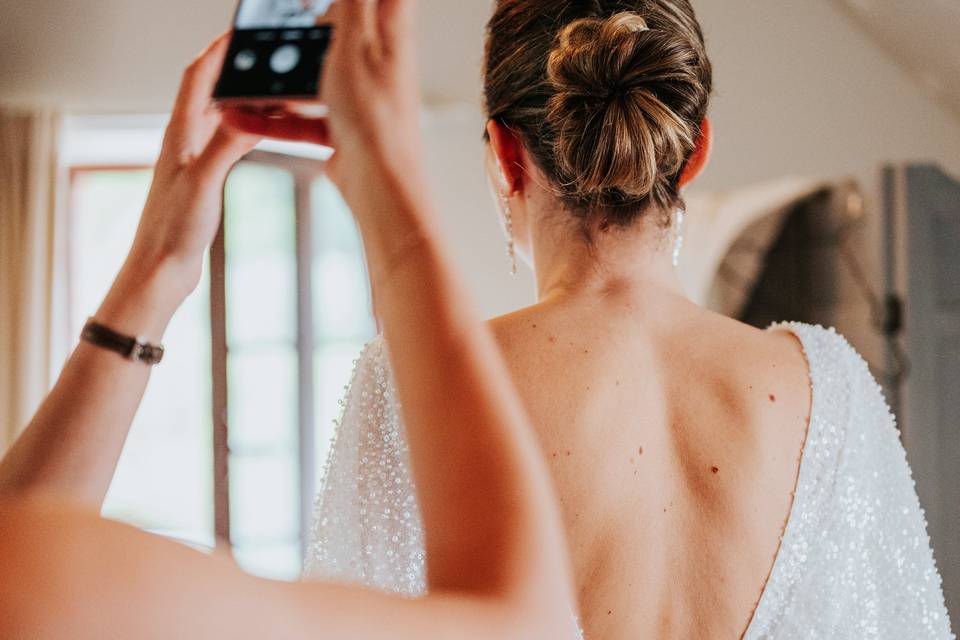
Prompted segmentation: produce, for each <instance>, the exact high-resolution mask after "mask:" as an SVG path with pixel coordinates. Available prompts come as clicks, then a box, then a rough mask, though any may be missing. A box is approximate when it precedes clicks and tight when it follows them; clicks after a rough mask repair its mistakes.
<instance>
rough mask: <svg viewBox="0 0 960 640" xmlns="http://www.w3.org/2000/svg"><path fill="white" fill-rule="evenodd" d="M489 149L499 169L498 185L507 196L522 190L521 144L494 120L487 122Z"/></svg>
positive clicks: (510, 132) (511, 133)
mask: <svg viewBox="0 0 960 640" xmlns="http://www.w3.org/2000/svg"><path fill="white" fill-rule="evenodd" d="M487 136H488V137H489V138H490V148H491V149H492V150H493V155H494V158H495V160H496V163H497V168H498V169H499V174H500V175H499V176H498V178H499V180H500V184H499V185H498V186H499V187H500V188H501V189H503V190H504V192H505V193H506V194H508V195H510V194H513V193H516V192H517V191H522V190H523V161H524V158H523V144H522V143H521V142H520V139H519V138H518V137H517V136H516V135H515V134H514V133H513V132H512V131H510V129H508V128H507V127H506V126H505V125H503V124H502V123H500V122H497V121H496V120H492V119H491V120H488V121H487Z"/></svg>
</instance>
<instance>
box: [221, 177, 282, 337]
mask: <svg viewBox="0 0 960 640" xmlns="http://www.w3.org/2000/svg"><path fill="white" fill-rule="evenodd" d="M294 201H295V198H294V189H293V176H291V175H290V173H289V172H287V171H284V170H283V169H277V168H274V167H269V166H264V165H258V164H253V163H249V162H247V163H241V164H240V165H238V166H237V167H236V168H235V169H234V170H233V172H232V173H231V175H230V179H229V180H228V181H227V190H226V211H227V223H226V250H227V274H226V276H227V302H228V304H229V311H228V313H227V336H228V337H229V340H230V343H231V345H234V344H237V345H249V344H251V343H264V342H266V343H276V342H286V343H292V342H294V341H295V340H296V336H297V296H296V291H297V279H296V268H297V265H296V253H295V246H296V245H295V242H296V239H295V238H296V236H295V233H296V232H295V224H296V218H295V210H294Z"/></svg>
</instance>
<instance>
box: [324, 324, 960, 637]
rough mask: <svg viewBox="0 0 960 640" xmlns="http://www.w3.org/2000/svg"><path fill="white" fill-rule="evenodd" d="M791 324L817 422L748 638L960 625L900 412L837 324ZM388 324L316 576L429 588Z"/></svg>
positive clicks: (945, 629)
mask: <svg viewBox="0 0 960 640" xmlns="http://www.w3.org/2000/svg"><path fill="white" fill-rule="evenodd" d="M776 327H782V328H785V329H788V330H790V331H792V332H793V333H794V334H795V335H796V336H797V337H798V338H799V339H800V341H801V343H802V344H803V348H804V352H805V354H806V357H807V361H808V364H809V367H810V378H811V384H812V397H813V406H812V408H811V417H810V429H809V432H808V434H807V440H806V445H805V448H804V453H803V456H802V460H801V465H800V476H799V479H798V483H797V490H796V495H795V498H794V502H793V507H792V509H791V513H790V518H789V520H788V522H787V525H786V528H785V530H784V535H783V541H782V545H781V548H780V551H779V553H778V554H777V557H776V560H775V561H774V565H773V570H772V572H771V574H770V577H769V580H768V582H767V585H766V588H765V590H764V592H763V595H762V597H761V599H760V602H759V604H758V605H757V609H756V611H755V613H754V617H753V620H752V622H751V624H750V627H749V628H748V629H747V631H746V633H745V635H744V638H745V639H746V640H759V639H771V638H776V639H783V640H792V639H794V638H804V639H813V638H829V639H837V638H839V639H851V640H852V639H860V638H890V639H897V640H900V639H904V638H911V639H913V638H925V639H926V638H933V639H937V640H942V639H948V638H954V636H953V635H952V634H951V632H950V625H949V620H948V618H947V612H946V607H945V605H944V599H943V592H942V589H941V586H940V575H939V573H938V572H937V570H936V566H935V564H934V561H933V554H932V552H931V549H930V541H929V537H928V535H927V532H926V523H925V521H924V516H923V511H922V510H921V508H920V504H919V500H918V499H917V494H916V490H915V488H914V483H913V480H912V478H911V475H910V469H909V467H908V466H907V461H906V455H905V452H904V450H903V447H902V445H901V444H900V439H899V434H898V432H897V429H896V425H895V421H894V418H893V416H892V415H891V413H890V410H889V409H888V407H887V405H886V403H885V401H884V399H883V394H882V391H881V390H880V387H879V385H877V383H876V381H875V380H874V379H873V377H872V376H871V374H870V372H869V369H868V368H867V365H866V363H865V362H864V361H863V359H862V358H861V357H860V356H859V354H857V352H856V351H855V350H854V349H853V348H852V347H851V346H850V345H849V344H848V343H847V341H846V340H845V339H844V338H843V337H841V336H840V335H839V334H837V333H836V332H835V331H834V330H833V329H829V330H828V329H824V328H822V327H813V326H810V325H804V324H799V323H789V324H782V325H774V327H771V328H776ZM399 409H400V407H399V404H398V402H397V399H396V394H395V391H394V383H393V378H392V373H391V370H390V365H389V358H388V355H387V349H386V345H385V344H384V341H383V338H382V336H381V337H379V338H377V339H376V340H374V341H373V342H372V343H370V344H369V345H368V346H367V347H366V348H365V349H364V351H363V353H362V355H361V357H360V359H359V361H358V362H357V366H356V369H355V372H354V379H353V382H352V384H351V386H350V387H349V391H348V392H347V396H346V400H345V402H344V407H343V414H342V417H341V420H340V426H339V428H338V430H337V435H336V440H335V442H334V444H333V447H332V449H331V454H330V458H329V459H328V461H327V468H326V473H325V479H324V481H323V485H322V488H321V491H320V494H319V496H318V498H317V503H316V520H315V524H314V529H313V542H312V544H311V548H310V554H309V557H308V561H307V565H306V569H305V575H306V577H308V578H323V579H333V580H341V581H347V582H352V583H357V584H362V585H365V586H369V587H373V588H378V589H383V590H386V591H390V592H393V593H399V594H403V595H407V596H418V595H422V594H423V593H424V592H425V589H426V580H425V562H424V561H425V551H424V546H423V526H422V523H421V520H420V515H419V508H418V506H417V501H416V494H415V491H414V485H413V481H412V476H411V472H410V462H409V451H408V449H407V444H406V437H405V433H404V429H403V426H402V423H401V420H400V413H399Z"/></svg>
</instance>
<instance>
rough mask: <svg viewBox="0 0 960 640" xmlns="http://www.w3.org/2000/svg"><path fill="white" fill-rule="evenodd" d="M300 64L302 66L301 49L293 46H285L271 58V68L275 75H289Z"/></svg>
mask: <svg viewBox="0 0 960 640" xmlns="http://www.w3.org/2000/svg"><path fill="white" fill-rule="evenodd" d="M298 64H300V49H299V48H298V47H297V46H295V45H292V44H285V45H283V46H282V47H280V48H279V49H277V50H276V51H274V52H273V56H271V57H270V68H271V69H273V71H274V73H289V72H290V71H293V70H294V69H295V68H296V66H297V65H298Z"/></svg>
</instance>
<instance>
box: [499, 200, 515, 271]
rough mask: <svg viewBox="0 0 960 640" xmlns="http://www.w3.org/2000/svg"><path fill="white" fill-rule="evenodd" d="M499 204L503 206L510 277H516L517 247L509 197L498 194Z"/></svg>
mask: <svg viewBox="0 0 960 640" xmlns="http://www.w3.org/2000/svg"><path fill="white" fill-rule="evenodd" d="M500 202H501V203H502V204H503V220H504V227H505V228H506V231H507V256H508V257H509V258H510V275H513V276H515V275H517V247H516V244H515V243H514V241H513V212H512V211H511V210H510V197H509V196H508V195H507V194H505V193H501V194H500Z"/></svg>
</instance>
